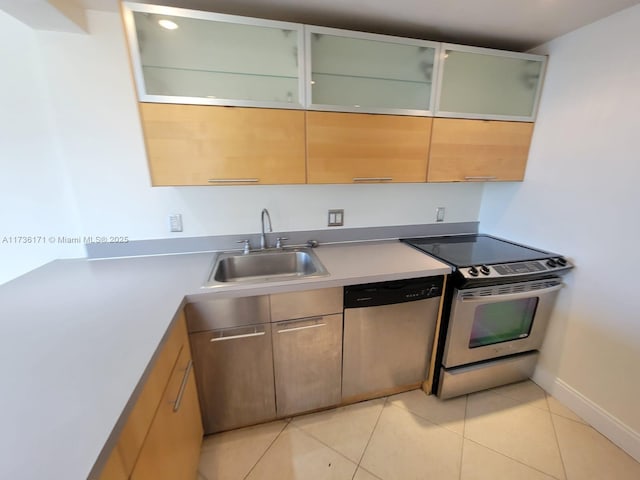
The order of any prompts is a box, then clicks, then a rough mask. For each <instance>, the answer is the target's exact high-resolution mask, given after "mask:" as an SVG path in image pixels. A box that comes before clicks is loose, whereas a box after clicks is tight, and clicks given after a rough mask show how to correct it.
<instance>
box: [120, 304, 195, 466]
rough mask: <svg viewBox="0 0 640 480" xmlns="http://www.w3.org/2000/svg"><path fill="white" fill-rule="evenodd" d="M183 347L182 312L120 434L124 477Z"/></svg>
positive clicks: (185, 343) (186, 343)
mask: <svg viewBox="0 0 640 480" xmlns="http://www.w3.org/2000/svg"><path fill="white" fill-rule="evenodd" d="M184 348H187V349H188V348H189V339H188V337H187V322H186V320H185V318H184V313H180V318H178V321H177V322H176V325H175V326H174V327H173V329H172V331H171V333H170V334H169V337H168V338H167V341H166V342H165V344H164V346H163V347H162V350H161V351H160V352H159V353H158V355H157V359H156V360H155V364H154V366H153V370H152V371H151V373H150V374H149V376H148V377H147V379H146V382H145V384H144V387H143V389H142V392H141V393H140V396H139V397H138V400H137V401H136V404H135V405H134V407H133V409H132V410H131V413H130V414H129V418H128V419H127V423H125V426H124V428H123V430H122V433H121V434H120V439H119V441H118V449H119V451H120V455H121V457H122V462H123V464H124V467H125V470H126V472H127V475H128V474H129V473H131V471H132V470H133V467H134V465H135V463H136V460H137V458H138V454H139V453H140V449H141V447H142V445H143V443H144V441H145V438H146V437H147V432H148V431H149V428H150V427H151V423H152V421H153V418H154V416H155V414H156V411H157V410H158V405H159V404H160V400H161V399H162V396H163V394H164V392H165V389H166V388H167V382H168V381H169V379H170V378H171V372H172V371H173V369H174V367H175V365H176V361H177V360H178V355H179V354H180V351H181V350H182V349H184Z"/></svg>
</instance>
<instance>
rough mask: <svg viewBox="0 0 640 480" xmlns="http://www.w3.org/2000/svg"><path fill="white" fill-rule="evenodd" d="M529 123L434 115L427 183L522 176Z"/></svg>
mask: <svg viewBox="0 0 640 480" xmlns="http://www.w3.org/2000/svg"><path fill="white" fill-rule="evenodd" d="M532 134H533V123H524V122H500V121H489V120H462V119H452V118H435V119H434V120H433V130H432V133H431V152H430V155H429V175H428V177H427V178H428V181H429V182H465V181H490V180H497V181H520V180H523V179H524V171H525V167H526V165H527V156H528V154H529V145H530V144H531V135H532Z"/></svg>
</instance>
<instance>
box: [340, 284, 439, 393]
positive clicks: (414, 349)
mask: <svg viewBox="0 0 640 480" xmlns="http://www.w3.org/2000/svg"><path fill="white" fill-rule="evenodd" d="M443 280H444V277H442V276H438V277H427V278H418V279H409V280H400V281H392V282H381V283H369V284H366V285H354V286H348V287H345V288H344V345H343V369H342V400H343V401H353V400H359V399H365V398H373V397H376V396H381V395H385V394H388V393H391V392H396V391H401V390H402V389H403V388H405V387H406V388H407V389H408V388H413V387H416V386H418V385H419V384H420V383H421V382H422V381H424V380H426V378H427V374H428V368H429V362H430V359H431V354H432V351H433V339H434V336H435V329H436V322H437V319H438V309H439V306H440V298H441V296H442V285H443Z"/></svg>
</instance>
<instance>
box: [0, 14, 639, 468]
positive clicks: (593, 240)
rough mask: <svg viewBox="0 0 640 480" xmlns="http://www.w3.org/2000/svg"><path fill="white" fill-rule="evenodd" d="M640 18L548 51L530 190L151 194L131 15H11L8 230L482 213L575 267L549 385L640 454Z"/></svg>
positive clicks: (608, 22)
mask: <svg viewBox="0 0 640 480" xmlns="http://www.w3.org/2000/svg"><path fill="white" fill-rule="evenodd" d="M639 15H640V11H639V10H638V7H633V8H631V9H629V10H626V11H623V12H620V13H618V14H615V15H613V16H612V17H609V18H606V19H603V20H601V21H600V22H597V23H595V24H593V25H590V26H586V27H583V28H581V29H579V30H577V31H575V32H574V33H571V34H568V35H567V36H565V37H562V38H559V39H556V40H554V41H551V42H549V43H547V44H545V45H544V46H543V47H541V50H540V51H539V53H544V54H549V55H550V61H549V66H548V71H547V75H546V78H545V86H544V93H543V97H542V99H541V105H540V109H539V113H538V117H537V123H536V130H535V134H534V140H533V144H532V148H531V151H530V156H529V162H528V166H527V172H526V178H525V181H524V182H523V183H504V184H484V185H483V184H479V183H472V184H430V185H417V184H405V185H359V186H348V185H345V186H343V185H331V186H318V185H307V186H274V187H269V186H263V187H250V188H248V189H246V188H242V187H230V188H228V189H227V188H224V189H223V188H206V187H193V188H155V189H152V188H150V187H149V180H148V169H147V165H146V159H145V153H144V145H143V143H142V134H141V131H140V124H139V120H138V116H137V111H136V104H135V92H134V90H133V85H132V82H131V79H130V73H129V66H128V63H127V55H126V47H125V43H124V38H123V35H122V31H121V24H120V19H119V16H118V15H117V13H116V12H113V11H111V12H104V11H89V12H88V18H89V21H90V27H91V28H90V30H91V32H92V34H91V35H90V36H84V35H77V34H64V33H54V32H46V31H34V30H32V29H29V28H27V27H25V26H24V25H23V24H21V23H19V22H17V21H15V20H14V19H13V18H11V17H9V16H6V15H4V16H3V17H2V23H3V26H4V28H3V30H2V33H1V34H2V35H3V38H2V42H1V44H2V48H3V59H6V60H5V61H6V62H7V63H6V66H7V68H6V72H13V74H11V75H8V76H7V75H3V76H2V79H0V82H2V85H3V88H2V89H1V91H2V92H3V93H2V105H3V108H2V110H3V112H4V113H3V115H2V121H3V125H2V127H3V128H2V135H3V137H2V149H3V155H2V157H3V175H2V180H3V183H2V187H3V188H2V192H3V193H2V195H3V199H5V201H4V202H3V212H2V216H3V219H5V227H4V228H3V236H4V235H36V234H42V235H46V236H49V235H56V236H57V235H61V236H69V237H75V236H78V235H87V236H88V235H95V236H97V235H113V236H127V235H128V236H130V237H131V238H132V239H150V238H166V237H168V236H169V235H168V233H167V226H166V217H167V215H168V214H169V213H175V212H179V213H182V215H183V219H184V225H185V232H184V234H183V235H184V236H185V237H191V236H202V235H224V234H230V233H255V232H257V231H258V228H259V225H258V214H259V211H260V209H261V208H263V207H268V208H269V209H270V212H271V215H272V217H273V223H274V226H275V227H276V230H278V231H295V230H314V229H321V228H324V227H325V223H324V222H325V221H326V218H325V217H326V210H327V209H328V208H344V209H345V221H346V223H345V225H346V226H348V227H377V226H386V225H412V224H423V223H432V222H434V218H433V217H434V215H435V209H436V208H437V207H440V206H445V207H446V222H447V223H449V222H450V223H455V222H473V221H480V230H481V231H483V232H487V233H491V234H494V235H497V236H501V237H505V238H509V239H511V240H514V241H518V242H521V243H525V244H530V245H535V246H537V247H539V248H543V249H548V250H553V251H558V252H562V253H565V254H567V255H569V256H570V258H571V259H572V260H573V261H574V262H575V263H576V265H577V266H578V268H576V269H575V271H574V272H573V273H572V274H571V275H570V276H569V277H567V279H566V282H567V283H568V288H566V289H565V290H564V291H563V294H562V296H560V298H559V301H558V303H557V305H556V309H555V315H554V318H553V319H552V322H551V326H550V330H549V332H548V334H547V341H546V344H545V348H544V355H543V357H542V358H541V360H540V362H539V364H538V369H537V371H536V376H535V377H534V379H535V380H536V382H538V384H540V385H541V386H542V387H544V388H545V389H546V390H547V391H548V392H550V393H552V394H553V395H556V396H558V398H559V399H560V400H562V401H564V402H565V403H566V404H567V405H569V406H571V407H572V408H574V410H576V412H577V413H579V414H581V416H582V417H583V418H585V419H587V420H588V421H589V423H591V424H593V425H594V426H596V427H597V428H598V429H599V430H600V431H601V432H603V433H606V434H607V435H608V436H610V438H611V436H613V437H615V438H616V439H617V441H618V442H619V444H620V445H621V446H622V444H624V445H627V448H626V449H627V451H636V452H637V448H638V447H637V438H638V437H637V432H638V430H640V418H638V411H637V409H636V408H635V403H636V402H635V401H634V400H635V398H637V397H638V394H639V393H640V390H639V389H640V385H638V382H637V381H636V380H635V379H634V377H633V374H632V373H628V372H629V370H630V369H629V366H630V365H635V364H637V362H638V359H639V355H640V353H639V349H638V345H639V344H640V340H639V332H638V327H637V326H636V325H635V322H634V320H636V319H637V315H636V314H635V311H634V310H633V305H632V302H630V300H629V299H630V298H633V292H632V291H631V282H630V281H628V278H627V275H628V274H626V273H624V270H622V269H621V268H620V269H616V268H611V265H612V264H615V263H614V262H619V263H621V262H622V261H625V260H627V261H628V259H633V258H634V254H633V253H632V252H635V248H636V247H635V242H634V238H637V235H638V233H640V232H638V228H639V227H638V224H637V222H634V221H633V219H634V218H636V215H634V213H635V212H634V211H633V210H632V209H633V205H634V204H635V203H637V202H634V198H633V195H634V193H635V188H634V187H635V178H636V176H637V174H638V173H639V172H638V166H637V163H635V162H634V160H635V155H634V153H635V149H634V148H633V145H634V143H633V139H634V135H635V132H636V131H637V127H638V120H637V119H636V118H634V117H633V116H632V115H633V113H631V112H634V113H635V111H637V110H638V108H637V107H638V106H639V105H638V102H639V100H638V96H637V94H636V93H635V89H636V85H637V80H638V75H639V67H638V64H637V59H636V55H635V49H634V47H633V46H634V45H636V44H637V41H638V33H637V28H636V26H637V24H638V21H639V20H638V18H639ZM612 45H613V46H615V48H612ZM7 112H10V114H7ZM51 152H55V154H54V155H52V154H51ZM600 162H604V165H605V168H598V167H599V163H600ZM36 172H37V174H36V175H34V173H36ZM301 199H302V200H304V201H301ZM327 199H331V201H330V202H328V201H327ZM13 205H19V207H15V208H14V209H11V208H10V207H11V206H13ZM9 225H11V227H10V228H9V227H8V226H9ZM613 238H615V243H612V241H611V240H612V239H613ZM83 255H84V251H83V249H82V247H81V246H77V245H75V246H74V245H53V246H52V247H44V248H40V247H36V246H33V247H24V246H12V247H5V246H3V248H2V260H3V280H10V279H11V278H12V277H15V276H18V275H20V274H22V273H23V272H26V271H28V270H30V269H32V268H35V267H37V266H38V265H40V264H42V263H45V262H47V261H49V260H52V259H54V258H68V257H81V256H83ZM618 270H621V271H622V274H620V273H618ZM613 285H615V287H613ZM594 292H597V293H596V294H594ZM605 325H606V328H605ZM7 328H8V331H9V332H11V331H12V328H17V326H14V325H9V326H7ZM102 328H106V327H102ZM6 363H7V362H3V364H6ZM3 368H4V367H3ZM7 375H9V374H8V373H7ZM5 378H6V377H5ZM580 408H582V409H583V410H580ZM4 441H5V439H4V438H3V442H4ZM3 447H4V444H3ZM634 448H635V450H634ZM9 451H11V450H10V448H9V447H5V448H3V452H9ZM636 458H637V455H636Z"/></svg>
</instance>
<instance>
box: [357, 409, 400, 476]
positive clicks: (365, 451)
mask: <svg viewBox="0 0 640 480" xmlns="http://www.w3.org/2000/svg"><path fill="white" fill-rule="evenodd" d="M387 404H389V405H391V406H393V404H392V403H391V402H389V397H385V399H384V402H383V403H382V408H381V409H380V413H378V418H376V423H375V424H374V425H373V428H372V429H371V433H370V434H369V439H368V440H367V444H366V445H365V446H364V448H363V449H362V453H361V454H360V459H359V460H358V466H357V467H356V471H355V472H354V474H353V477H351V480H353V479H354V478H355V476H356V473H358V468H360V464H361V463H362V459H363V458H364V454H365V453H367V448H369V444H370V443H371V439H372V438H373V434H374V433H375V431H376V428H378V423H380V417H382V412H384V408H385V407H386V406H387Z"/></svg>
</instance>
